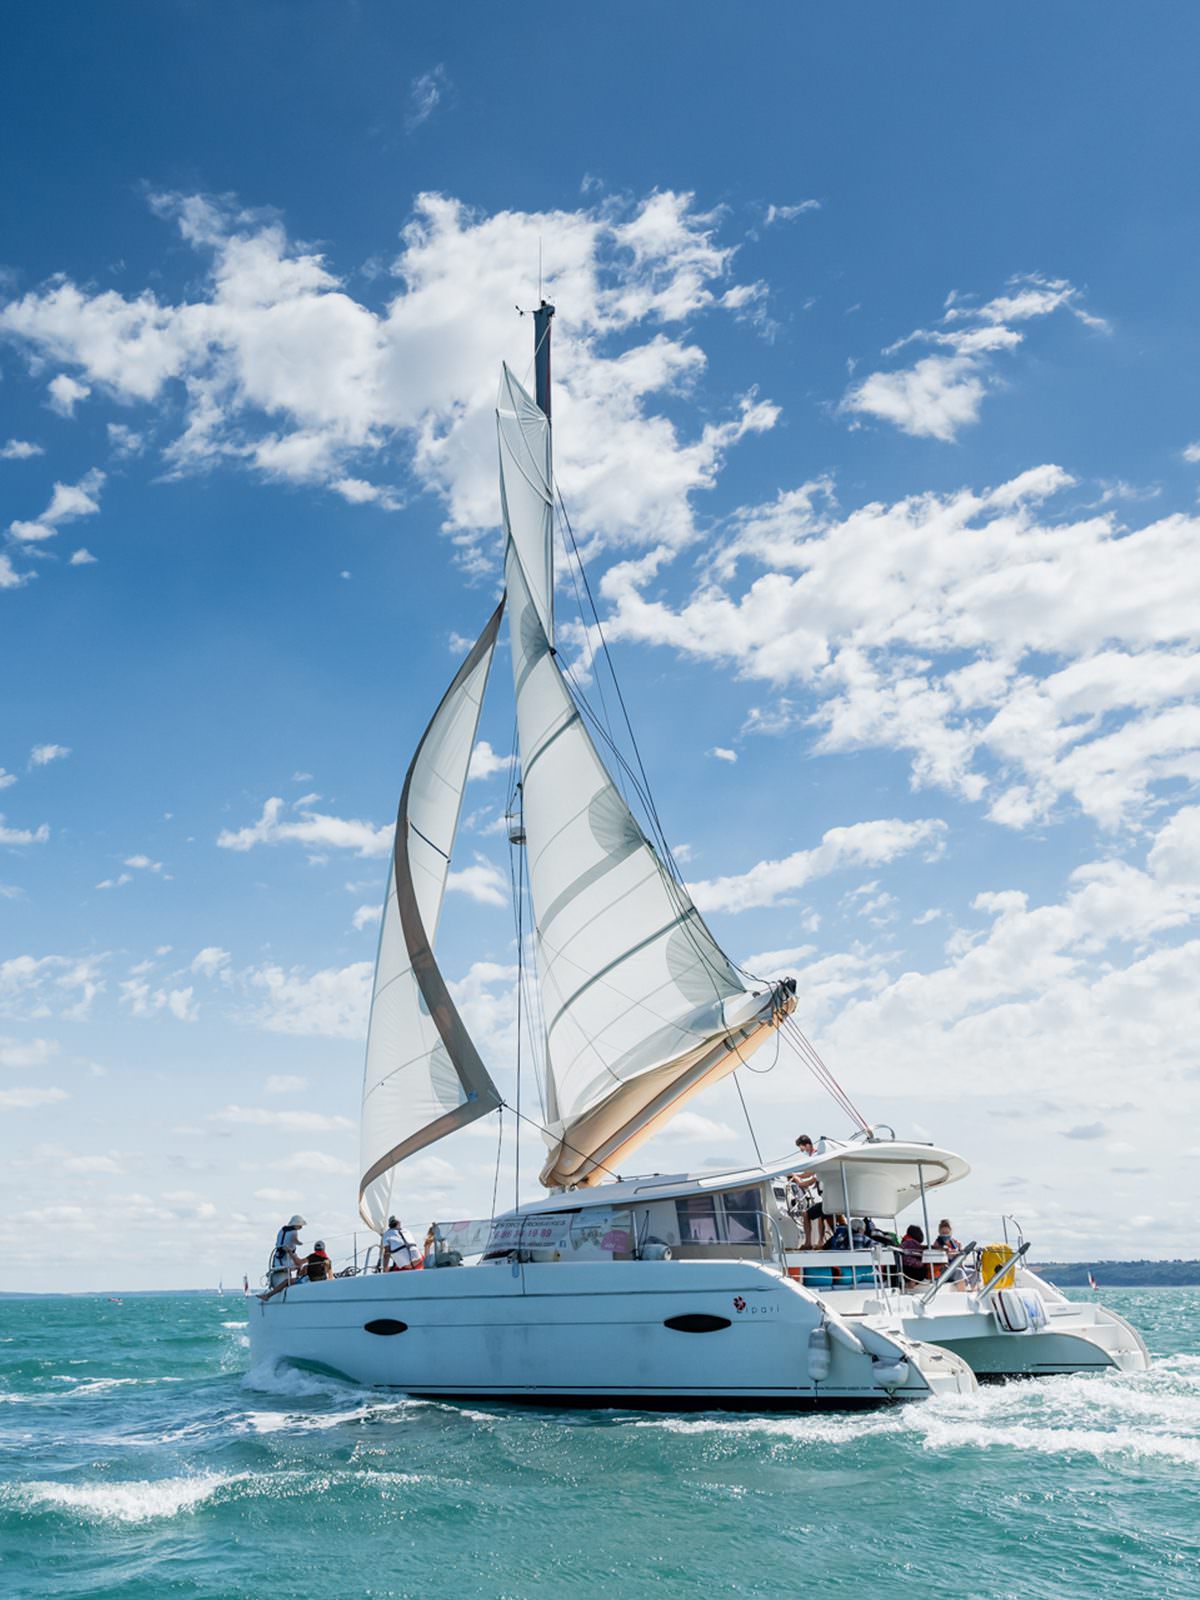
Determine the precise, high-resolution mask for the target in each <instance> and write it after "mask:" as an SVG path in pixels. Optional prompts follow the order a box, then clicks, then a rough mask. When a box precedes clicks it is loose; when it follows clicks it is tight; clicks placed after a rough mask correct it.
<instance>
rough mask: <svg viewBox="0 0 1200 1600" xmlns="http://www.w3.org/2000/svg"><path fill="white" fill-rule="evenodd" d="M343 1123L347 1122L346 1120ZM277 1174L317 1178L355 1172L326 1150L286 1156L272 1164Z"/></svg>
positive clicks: (298, 1152)
mask: <svg viewBox="0 0 1200 1600" xmlns="http://www.w3.org/2000/svg"><path fill="white" fill-rule="evenodd" d="M341 1121H343V1122H344V1121H345V1119H344V1118H342V1119H341ZM272 1166H273V1167H274V1169H275V1171H276V1172H311V1173H314V1174H316V1175H317V1176H322V1175H325V1174H329V1175H331V1176H332V1175H333V1174H340V1175H346V1174H350V1173H352V1172H353V1171H354V1168H353V1167H352V1166H351V1165H350V1163H349V1162H348V1161H339V1160H338V1158H337V1157H336V1156H331V1155H329V1154H328V1153H327V1152H326V1151H324V1150H297V1151H296V1153H295V1155H291V1156H286V1157H285V1158H284V1159H283V1160H282V1161H275V1162H272Z"/></svg>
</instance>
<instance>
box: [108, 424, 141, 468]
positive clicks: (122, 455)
mask: <svg viewBox="0 0 1200 1600" xmlns="http://www.w3.org/2000/svg"><path fill="white" fill-rule="evenodd" d="M107 431H108V442H109V445H110V446H111V448H112V452H113V454H114V455H115V456H116V457H117V458H118V459H119V460H125V459H127V458H128V457H129V456H140V455H141V453H142V451H143V450H144V449H145V448H146V441H145V439H144V438H143V437H142V435H141V434H140V433H136V432H135V431H134V430H133V429H132V428H130V427H127V426H126V425H125V423H123V422H110V423H109V424H108V430H107Z"/></svg>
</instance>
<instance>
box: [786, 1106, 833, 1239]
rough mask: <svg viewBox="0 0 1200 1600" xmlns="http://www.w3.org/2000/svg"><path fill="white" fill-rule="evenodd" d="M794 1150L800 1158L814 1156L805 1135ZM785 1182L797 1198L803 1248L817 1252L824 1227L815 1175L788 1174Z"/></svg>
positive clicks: (818, 1187)
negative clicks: (802, 1231)
mask: <svg viewBox="0 0 1200 1600" xmlns="http://www.w3.org/2000/svg"><path fill="white" fill-rule="evenodd" d="M796 1149H797V1150H799V1152H800V1154H801V1155H802V1156H811V1155H815V1154H816V1148H815V1146H814V1145H813V1142H812V1140H811V1139H810V1138H809V1136H808V1134H806V1133H802V1134H801V1135H800V1137H799V1138H798V1139H797V1140H796ZM787 1181H788V1185H789V1187H790V1188H791V1189H792V1193H793V1194H794V1195H796V1197H797V1200H796V1204H795V1214H796V1218H797V1221H798V1222H799V1223H800V1226H801V1227H802V1228H803V1229H804V1248H805V1249H806V1250H817V1249H819V1248H820V1245H821V1240H822V1238H823V1237H824V1234H825V1226H826V1216H825V1210H824V1207H823V1206H822V1205H821V1189H820V1184H819V1182H818V1180H817V1175H816V1173H815V1172H789V1173H788V1179H787Z"/></svg>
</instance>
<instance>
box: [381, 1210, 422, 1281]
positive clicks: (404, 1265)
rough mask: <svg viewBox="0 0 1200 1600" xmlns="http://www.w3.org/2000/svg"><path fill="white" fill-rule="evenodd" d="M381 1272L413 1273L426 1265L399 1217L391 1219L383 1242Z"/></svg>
mask: <svg viewBox="0 0 1200 1600" xmlns="http://www.w3.org/2000/svg"><path fill="white" fill-rule="evenodd" d="M382 1244H383V1251H382V1254H381V1256H380V1261H379V1270H380V1272H412V1271H414V1270H415V1269H416V1268H418V1267H423V1266H424V1265H425V1258H424V1257H423V1256H422V1254H421V1252H420V1250H419V1249H418V1247H417V1245H416V1243H415V1242H414V1241H413V1240H412V1239H411V1238H410V1237H409V1236H408V1234H407V1233H406V1232H405V1229H404V1225H403V1223H402V1222H401V1221H400V1218H399V1217H389V1218H388V1225H387V1232H386V1233H385V1234H384V1236H383V1240H382Z"/></svg>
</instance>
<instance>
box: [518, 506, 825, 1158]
mask: <svg viewBox="0 0 1200 1600" xmlns="http://www.w3.org/2000/svg"><path fill="white" fill-rule="evenodd" d="M511 503H512V502H511V499H510V505H511ZM518 532H519V530H514V538H513V540H512V541H511V542H510V544H509V547H508V555H507V560H506V574H507V583H508V596H509V608H510V609H509V629H510V633H511V637H512V656H513V675H514V684H515V690H516V701H517V724H518V733H519V738H520V749H521V779H522V786H523V789H522V794H523V821H524V827H525V837H526V841H527V852H528V871H529V882H530V891H531V895H532V900H533V909H534V923H535V931H536V947H537V959H538V971H539V976H540V980H541V995H542V1010H543V1014H544V1018H545V1025H546V1051H547V1069H548V1070H547V1077H548V1091H549V1103H548V1107H547V1114H548V1116H549V1118H550V1123H551V1125H550V1135H551V1153H550V1157H549V1160H548V1161H547V1163H546V1166H545V1168H544V1170H543V1172H542V1182H543V1183H544V1184H546V1185H547V1186H549V1187H557V1186H560V1185H567V1184H573V1183H589V1182H595V1181H598V1180H602V1179H603V1178H604V1177H605V1176H607V1175H609V1173H610V1172H611V1163H612V1162H613V1161H615V1160H616V1159H618V1158H619V1157H620V1156H622V1155H623V1154H625V1153H627V1152H628V1151H630V1150H632V1149H633V1147H634V1146H635V1145H637V1144H640V1143H641V1142H642V1140H644V1139H645V1138H647V1137H648V1136H649V1134H650V1133H651V1132H653V1130H654V1128H655V1126H656V1125H658V1123H660V1122H661V1121H663V1120H665V1119H666V1118H668V1117H670V1116H671V1115H673V1114H674V1113H675V1112H676V1111H677V1110H678V1109H679V1107H680V1105H681V1104H682V1103H683V1101H684V1100H685V1099H687V1098H688V1097H690V1096H691V1095H692V1094H694V1093H696V1092H697V1090H699V1089H700V1088H702V1087H705V1086H707V1085H708V1084H709V1083H712V1082H714V1081H715V1080H716V1079H718V1078H720V1077H724V1076H725V1075H726V1074H727V1073H729V1072H731V1071H732V1070H733V1069H734V1068H735V1067H736V1066H737V1064H738V1062H739V1060H740V1059H742V1058H743V1057H744V1056H745V1055H746V1054H747V1053H749V1051H751V1050H753V1049H754V1048H756V1047H757V1045H758V1044H759V1043H761V1041H762V1039H763V1038H765V1036H766V1032H767V1030H768V1029H769V1028H770V1027H771V1026H772V1025H773V1024H774V1023H775V1022H777V1021H778V1020H779V1017H780V1014H781V1011H782V1009H783V1008H784V1007H785V1006H790V1004H792V1003H794V1002H791V1000H790V996H789V997H786V998H784V997H782V996H781V995H779V994H778V993H759V994H750V993H748V992H747V990H746V988H745V986H744V985H743V983H742V981H741V979H740V978H739V976H738V974H737V972H736V971H735V970H734V968H733V966H732V965H731V964H730V962H729V960H728V958H727V957H726V956H725V955H724V954H723V952H722V951H721V950H720V948H719V947H718V945H717V944H716V942H715V940H714V939H713V937H712V935H711V934H710V933H709V931H708V928H707V927H706V926H705V924H704V921H703V919H702V918H701V916H700V914H699V912H698V911H697V910H696V908H695V906H694V905H693V904H692V902H691V900H690V898H689V897H688V895H687V892H686V891H685V890H684V889H683V888H682V886H681V885H680V884H679V883H678V882H676V880H675V879H674V878H673V876H672V875H671V873H670V872H669V871H668V870H667V868H666V867H665V866H664V864H663V863H662V861H661V860H660V859H659V857H658V855H657V853H656V852H655V850H654V848H653V846H652V845H651V844H650V842H649V840H648V839H647V838H646V837H645V835H644V833H643V832H642V829H641V828H640V827H639V825H638V823H637V821H636V819H635V818H634V816H633V814H632V813H631V811H630V809H629V807H628V806H627V805H626V803H625V801H624V799H623V798H622V796H621V794H620V793H619V791H618V790H617V788H616V786H615V785H614V784H613V782H612V780H611V778H610V777H609V775H608V772H607V770H606V768H605V766H604V763H603V761H602V760H601V758H600V755H599V753H598V751H597V750H596V747H595V745H594V743H593V742H592V739H591V736H590V734H589V733H588V730H587V728H586V727H585V725H584V723H583V721H582V719H581V716H580V712H579V710H578V708H577V707H576V705H575V702H574V700H573V698H572V696H571V693H570V690H569V688H568V686H567V683H566V681H565V679H564V677H563V674H562V671H561V669H560V667H559V664H558V660H557V658H556V656H555V654H554V652H553V650H552V648H551V645H550V641H549V639H548V638H547V636H546V631H545V628H544V626H543V623H542V617H541V615H540V610H539V607H538V606H537V605H536V604H535V603H534V600H533V598H532V596H531V593H530V585H529V583H528V581H527V575H526V572H525V569H524V562H523V554H524V550H525V548H526V546H525V544H524V543H523V542H521V541H520V540H519V539H518V537H517V535H518ZM518 545H519V546H520V552H521V553H520V554H518Z"/></svg>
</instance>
